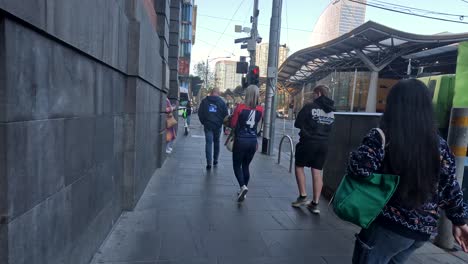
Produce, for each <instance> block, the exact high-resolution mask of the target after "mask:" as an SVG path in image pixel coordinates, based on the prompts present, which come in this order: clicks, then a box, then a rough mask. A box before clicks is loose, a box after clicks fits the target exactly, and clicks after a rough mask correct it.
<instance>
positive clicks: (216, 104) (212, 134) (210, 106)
mask: <svg viewBox="0 0 468 264" xmlns="http://www.w3.org/2000/svg"><path fill="white" fill-rule="evenodd" d="M227 115H228V109H227V106H226V103H225V102H224V101H223V99H221V97H219V89H218V88H214V89H213V91H212V92H211V94H210V95H209V96H207V97H205V99H203V100H202V101H201V103H200V107H199V110H198V117H199V118H200V122H201V123H202V125H203V127H204V129H205V142H206V145H205V154H206V169H207V170H210V169H211V165H213V166H216V165H218V157H219V139H220V137H221V127H222V126H223V120H224V118H225V117H226V116H227ZM213 143H214V144H213ZM213 145H214V153H213ZM213 154H214V155H213ZM212 162H213V163H212Z"/></svg>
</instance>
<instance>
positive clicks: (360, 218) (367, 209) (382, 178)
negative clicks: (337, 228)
mask: <svg viewBox="0 0 468 264" xmlns="http://www.w3.org/2000/svg"><path fill="white" fill-rule="evenodd" d="M376 130H377V131H378V132H379V133H380V135H381V137H382V142H383V144H382V148H384V149H385V134H384V133H383V131H382V130H381V129H380V128H376ZM399 181H400V177H399V176H397V175H392V174H379V173H373V174H372V175H371V176H370V177H361V178H358V177H353V176H350V175H345V176H344V177H343V179H342V180H341V183H340V185H339V186H338V188H337V190H336V192H335V195H334V197H333V198H332V201H331V203H332V204H333V211H334V212H335V214H336V215H337V216H338V217H339V218H341V219H342V220H345V221H347V222H351V223H353V224H355V225H358V226H360V227H362V228H368V227H369V226H370V225H371V224H372V222H373V221H374V220H375V219H376V218H377V216H378V215H379V214H380V212H381V211H382V209H383V207H384V206H385V205H386V204H387V202H388V201H389V200H390V198H391V197H392V196H393V194H394V193H395V191H396V189H397V187H398V183H399Z"/></svg>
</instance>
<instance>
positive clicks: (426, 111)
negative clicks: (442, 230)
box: [347, 79, 468, 264]
mask: <svg viewBox="0 0 468 264" xmlns="http://www.w3.org/2000/svg"><path fill="white" fill-rule="evenodd" d="M380 129H381V131H383V133H382V134H380V133H379V131H378V130H377V129H372V130H371V131H370V132H369V133H368V135H367V136H366V137H365V138H364V139H363V141H362V144H361V145H360V146H359V147H358V148H357V150H356V151H354V152H352V153H351V155H350V158H349V162H348V169H347V170H348V175H349V176H351V177H354V178H357V179H359V178H361V179H362V178H366V177H371V176H372V175H373V174H374V173H381V174H393V175H398V177H399V178H400V180H399V184H398V186H397V188H396V191H395V192H394V194H393V196H392V197H391V198H390V200H389V201H388V203H387V204H386V205H385V206H384V207H383V209H382V211H381V212H380V214H379V215H378V217H377V218H376V220H374V221H373V222H372V224H371V225H370V226H369V228H367V229H362V230H361V231H360V233H359V234H357V235H356V242H355V245H354V254H353V259H352V261H353V263H354V264H367V263H372V264H386V263H395V264H396V263H405V262H406V261H407V260H408V258H409V257H410V255H411V254H412V253H413V252H414V251H415V250H416V249H417V248H419V247H421V246H423V244H424V243H425V242H426V241H428V240H429V238H430V237H431V235H433V234H434V233H435V232H436V230H437V222H438V218H439V212H440V210H441V209H443V210H445V213H446V215H447V217H448V219H449V220H450V221H451V222H452V223H453V235H454V237H455V240H456V241H457V242H458V243H459V244H460V245H461V247H462V248H463V250H464V251H465V252H468V227H467V225H466V224H465V218H466V217H467V216H468V214H467V210H466V207H464V203H463V193H462V191H461V189H460V186H459V184H458V182H457V179H456V177H455V169H456V168H455V160H454V156H453V154H452V153H451V151H450V149H449V147H448V145H447V142H446V141H445V140H444V139H442V138H441V137H440V136H439V135H438V132H437V128H436V123H435V118H434V111H433V107H432V100H431V96H430V92H429V89H428V88H427V87H426V85H425V84H424V83H422V82H421V81H419V80H416V79H409V80H402V81H400V82H398V83H397V84H396V85H395V86H394V87H393V88H392V89H391V90H390V93H389V95H388V97H387V102H386V109H385V112H384V114H383V117H382V119H381V124H380ZM384 142H386V144H384ZM382 145H384V147H382ZM362 202H363V203H365V202H366V201H362Z"/></svg>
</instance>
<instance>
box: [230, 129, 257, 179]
mask: <svg viewBox="0 0 468 264" xmlns="http://www.w3.org/2000/svg"><path fill="white" fill-rule="evenodd" d="M256 151H257V139H256V138H254V139H250V138H249V139H242V138H236V140H235V141H234V147H233V150H232V165H233V168H234V174H235V175H236V178H237V182H238V183H239V186H240V187H242V186H243V185H245V186H247V185H248V184H249V180H250V171H249V165H250V162H252V159H253V157H254V155H255V152H256Z"/></svg>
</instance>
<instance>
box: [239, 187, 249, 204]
mask: <svg viewBox="0 0 468 264" xmlns="http://www.w3.org/2000/svg"><path fill="white" fill-rule="evenodd" d="M248 191H249V188H247V186H245V185H243V186H242V187H241V189H240V191H239V195H238V196H237V202H239V203H240V202H243V201H244V200H245V196H246V194H247V192H248Z"/></svg>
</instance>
